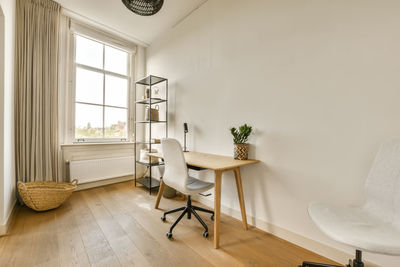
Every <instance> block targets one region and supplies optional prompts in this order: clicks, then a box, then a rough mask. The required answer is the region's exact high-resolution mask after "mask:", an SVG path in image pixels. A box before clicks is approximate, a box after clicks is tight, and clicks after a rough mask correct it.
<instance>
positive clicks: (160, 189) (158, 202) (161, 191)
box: [154, 179, 165, 209]
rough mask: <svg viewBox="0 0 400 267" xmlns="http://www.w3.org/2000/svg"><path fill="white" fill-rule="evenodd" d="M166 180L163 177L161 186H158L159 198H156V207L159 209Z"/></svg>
mask: <svg viewBox="0 0 400 267" xmlns="http://www.w3.org/2000/svg"><path fill="white" fill-rule="evenodd" d="M164 186H165V184H164V181H163V180H162V179H161V183H160V187H159V188H158V194H157V199H156V205H155V206H154V208H156V209H158V205H160V200H161V197H162V194H163V191H164Z"/></svg>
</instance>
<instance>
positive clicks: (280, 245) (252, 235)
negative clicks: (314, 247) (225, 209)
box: [0, 182, 335, 267]
mask: <svg viewBox="0 0 400 267" xmlns="http://www.w3.org/2000/svg"><path fill="white" fill-rule="evenodd" d="M155 201H156V196H155V195H154V194H153V195H151V196H150V195H149V193H148V191H146V190H145V189H143V188H141V187H139V186H138V187H136V188H135V187H134V185H133V183H132V182H124V183H119V184H114V185H107V186H104V187H99V188H95V189H88V190H83V191H79V192H75V193H73V194H72V196H71V198H70V199H69V200H68V201H67V202H66V203H64V204H63V205H62V206H61V207H60V208H58V209H56V210H52V211H47V212H40V213H38V212H34V211H32V210H30V209H28V208H27V207H18V209H17V211H16V214H15V217H14V220H13V222H12V224H11V226H10V229H9V233H8V235H6V236H3V237H0V259H1V260H0V266H1V267H3V266H7V267H8V266H10V267H12V266H35V267H47V266H49V267H50V266H51V267H57V266H62V267H64V266H66V267H67V266H68V267H70V266H71V267H72V266H85V267H86V266H112V267H114V266H116V267H118V266H140V267H142V266H143V267H148V266H160V267H161V266H229V267H235V266H278V267H280V266H283V267H286V266H287V267H289V266H290V267H291V266H297V265H298V264H300V263H301V262H302V261H303V260H307V261H319V262H324V263H331V264H335V262H333V261H331V260H329V259H326V258H324V257H322V256H319V255H317V254H315V253H313V252H311V251H308V250H306V249H303V248H301V247H299V246H296V245H294V244H291V243H289V242H287V241H285V240H282V239H280V238H277V237H275V236H273V235H271V234H269V233H266V232H264V231H261V230H259V229H256V228H254V227H251V226H249V230H248V231H244V230H243V225H242V222H241V221H239V220H236V219H234V218H231V217H229V216H227V215H224V214H221V223H220V248H219V249H214V241H213V232H214V224H213V222H212V221H211V219H210V216H209V214H204V213H202V212H199V215H200V216H201V217H202V218H203V220H204V221H205V222H206V224H207V225H208V227H209V233H210V236H209V237H208V238H204V237H203V236H202V232H203V228H202V226H201V225H200V223H198V222H197V220H196V219H195V217H194V216H192V219H191V220H188V219H187V218H186V217H184V218H183V219H182V221H181V222H180V223H179V224H178V225H177V227H176V228H175V229H174V233H173V234H174V238H173V239H172V240H169V239H167V237H166V236H165V233H166V232H167V231H168V230H169V227H170V226H171V224H172V223H173V222H174V220H175V219H176V218H177V217H178V216H179V214H178V213H175V214H171V215H167V221H166V222H162V221H161V219H160V217H161V215H162V213H163V212H164V211H166V210H168V209H172V208H176V207H179V206H183V205H185V201H184V200H182V198H179V197H177V198H175V199H165V198H162V199H161V202H160V206H159V209H155V208H154V204H155ZM195 204H196V205H198V206H203V205H201V204H199V203H195Z"/></svg>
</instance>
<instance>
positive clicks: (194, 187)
mask: <svg viewBox="0 0 400 267" xmlns="http://www.w3.org/2000/svg"><path fill="white" fill-rule="evenodd" d="M213 187H214V184H213V183H209V182H205V181H202V180H199V179H196V178H193V177H190V176H189V179H188V182H187V185H186V192H182V193H185V194H196V193H201V192H205V191H207V190H209V189H211V188H213Z"/></svg>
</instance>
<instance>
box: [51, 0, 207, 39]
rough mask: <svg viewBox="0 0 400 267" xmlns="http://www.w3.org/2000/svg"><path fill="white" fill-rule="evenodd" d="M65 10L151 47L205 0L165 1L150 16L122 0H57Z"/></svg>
mask: <svg viewBox="0 0 400 267" xmlns="http://www.w3.org/2000/svg"><path fill="white" fill-rule="evenodd" d="M55 1H56V2H58V3H60V4H61V5H62V6H63V7H64V8H66V9H67V10H69V11H72V12H74V13H77V14H79V15H81V16H84V17H86V18H88V19H90V20H92V21H95V22H97V23H100V24H102V25H105V26H107V27H109V28H111V29H114V30H117V31H119V32H121V33H123V34H125V35H127V36H129V37H131V38H132V39H136V40H138V41H140V42H139V43H141V44H144V45H148V44H151V42H152V41H154V39H155V38H156V37H158V36H159V35H161V34H162V33H164V32H165V31H166V30H168V29H169V28H171V27H173V26H174V25H176V23H178V22H179V21H180V20H182V19H183V18H185V17H186V16H187V15H188V14H189V13H191V12H192V11H193V10H194V9H196V8H197V7H199V6H200V5H201V4H202V3H204V2H205V1H206V0H164V5H163V7H162V8H161V10H160V11H159V12H158V13H157V14H155V15H153V16H149V17H144V16H139V15H136V14H135V13H133V12H131V11H130V10H128V9H127V8H126V7H125V5H124V4H123V3H122V1H121V0H55Z"/></svg>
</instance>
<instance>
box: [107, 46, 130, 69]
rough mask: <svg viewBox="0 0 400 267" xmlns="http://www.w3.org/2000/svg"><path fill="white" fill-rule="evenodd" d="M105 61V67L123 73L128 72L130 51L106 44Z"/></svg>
mask: <svg viewBox="0 0 400 267" xmlns="http://www.w3.org/2000/svg"><path fill="white" fill-rule="evenodd" d="M104 53H105V61H104V69H105V70H108V71H112V72H115V73H119V74H122V75H127V74H128V53H127V52H124V51H122V50H119V49H116V48H113V47H110V46H107V45H106V46H105V51H104Z"/></svg>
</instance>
